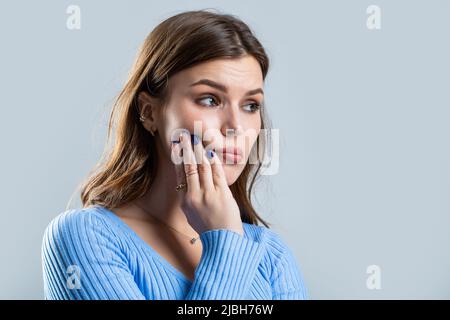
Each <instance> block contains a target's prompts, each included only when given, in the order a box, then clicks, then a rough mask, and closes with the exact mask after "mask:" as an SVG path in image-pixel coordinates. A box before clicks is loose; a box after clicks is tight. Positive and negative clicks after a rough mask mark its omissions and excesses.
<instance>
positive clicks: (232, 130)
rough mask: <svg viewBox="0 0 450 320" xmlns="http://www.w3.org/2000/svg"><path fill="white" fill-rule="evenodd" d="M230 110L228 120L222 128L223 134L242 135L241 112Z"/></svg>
mask: <svg viewBox="0 0 450 320" xmlns="http://www.w3.org/2000/svg"><path fill="white" fill-rule="evenodd" d="M233 109H234V108H229V109H228V110H227V115H226V120H225V121H224V124H223V126H222V130H221V131H222V134H223V135H224V136H233V135H241V134H242V132H243V129H242V124H241V120H240V117H239V111H236V110H233Z"/></svg>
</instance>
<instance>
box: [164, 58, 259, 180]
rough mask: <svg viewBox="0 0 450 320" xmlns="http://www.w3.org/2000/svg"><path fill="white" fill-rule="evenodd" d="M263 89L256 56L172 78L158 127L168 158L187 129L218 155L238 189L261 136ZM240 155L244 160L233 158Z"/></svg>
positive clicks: (214, 63)
mask: <svg viewBox="0 0 450 320" xmlns="http://www.w3.org/2000/svg"><path fill="white" fill-rule="evenodd" d="M263 84H264V83H263V78H262V72H261V67H260V65H259V64H258V62H257V60H256V59H255V58H253V57H252V56H245V57H242V58H237V59H236V58H235V59H216V60H211V61H208V62H204V63H201V64H198V65H196V66H193V67H191V68H189V69H185V70H183V71H180V72H179V73H177V74H175V75H174V76H173V77H171V78H170V79H169V94H170V99H169V100H168V102H167V104H166V106H165V108H164V112H163V113H162V114H161V115H160V116H161V117H160V118H159V121H157V122H155V125H156V128H157V130H158V132H159V136H158V137H159V138H160V139H161V146H162V147H163V149H164V150H165V151H166V155H168V159H169V160H170V159H171V158H170V150H171V149H170V143H171V142H170V141H171V140H177V137H178V134H177V129H178V132H179V129H187V130H189V131H190V132H191V133H195V134H197V135H198V136H200V140H201V141H202V142H203V145H204V146H205V148H207V149H211V148H214V149H215V150H216V154H217V156H219V158H220V159H221V160H222V164H223V168H224V171H225V174H226V177H227V182H228V185H231V184H233V183H234V182H235V181H236V180H237V178H238V177H239V175H240V174H241V172H242V170H243V169H244V167H245V164H246V162H247V160H248V157H249V154H250V151H251V149H252V147H253V145H254V144H255V142H256V139H257V137H258V134H259V132H260V128H261V114H260V110H259V108H260V106H261V105H262V104H263V99H264V94H263V91H262V90H263ZM227 129H235V130H236V131H235V133H234V134H233V133H230V132H227ZM222 148H226V150H222V151H221V149H222ZM231 148H236V149H237V150H236V149H231ZM236 152H238V153H239V152H241V153H242V155H241V157H239V156H238V157H236V156H233V155H232V154H233V153H236ZM230 153H231V154H230Z"/></svg>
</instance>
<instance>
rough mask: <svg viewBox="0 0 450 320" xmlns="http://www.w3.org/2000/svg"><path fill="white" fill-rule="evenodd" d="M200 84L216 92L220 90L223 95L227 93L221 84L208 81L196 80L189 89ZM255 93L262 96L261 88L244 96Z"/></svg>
mask: <svg viewBox="0 0 450 320" xmlns="http://www.w3.org/2000/svg"><path fill="white" fill-rule="evenodd" d="M200 84H204V85H207V86H210V87H213V88H216V89H217V90H220V91H222V92H225V93H227V92H228V88H227V87H226V86H224V85H223V84H220V83H217V82H215V81H212V80H209V79H201V80H198V81H197V82H194V83H193V84H191V85H190V87H193V86H197V85H200ZM257 93H261V94H264V91H263V89H261V88H257V89H253V90H250V91H247V93H246V94H245V95H246V96H252V95H254V94H257Z"/></svg>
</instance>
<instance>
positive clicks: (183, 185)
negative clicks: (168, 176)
mask: <svg viewBox="0 0 450 320" xmlns="http://www.w3.org/2000/svg"><path fill="white" fill-rule="evenodd" d="M186 186H187V185H186V183H184V182H183V183H180V184H179V185H177V187H176V188H175V190H177V191H180V190H181V189H184V188H186Z"/></svg>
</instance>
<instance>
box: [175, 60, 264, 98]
mask: <svg viewBox="0 0 450 320" xmlns="http://www.w3.org/2000/svg"><path fill="white" fill-rule="evenodd" d="M200 79H209V80H212V81H215V82H218V83H220V84H223V85H224V86H226V87H227V88H228V89H229V91H230V93H232V92H236V93H239V92H247V91H249V90H252V89H255V88H262V87H263V77H262V71H261V67H260V65H259V63H258V61H257V60H256V59H255V58H254V57H252V56H245V57H240V58H233V59H231V58H230V59H214V60H210V61H206V62H202V63H200V64H198V65H195V66H193V67H191V68H188V69H185V70H182V71H180V72H178V73H177V74H176V75H174V76H173V77H172V79H171V80H170V81H171V82H172V85H173V88H178V89H182V90H183V91H184V90H191V89H193V88H196V87H197V86H196V87H192V88H191V87H190V85H191V84H192V83H194V82H196V81H198V80H200ZM198 87H202V86H198Z"/></svg>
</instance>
